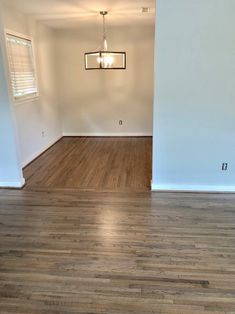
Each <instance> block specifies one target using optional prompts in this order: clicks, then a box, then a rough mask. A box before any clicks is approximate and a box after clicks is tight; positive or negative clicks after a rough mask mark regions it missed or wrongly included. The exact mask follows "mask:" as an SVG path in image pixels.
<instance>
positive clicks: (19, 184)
mask: <svg viewBox="0 0 235 314" xmlns="http://www.w3.org/2000/svg"><path fill="white" fill-rule="evenodd" d="M24 185H25V179H24V178H22V179H21V180H20V181H11V182H10V181H9V182H1V181H0V188H22V187H23V186H24Z"/></svg>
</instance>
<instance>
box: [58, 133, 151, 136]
mask: <svg viewBox="0 0 235 314" xmlns="http://www.w3.org/2000/svg"><path fill="white" fill-rule="evenodd" d="M63 136H85V137H89V136H90V137H92V136H94V137H105V136H107V137H119V136H121V137H141V136H152V133H149V132H143V133H141V132H140V133H138V132H137V133H123V132H119V133H118V132H117V133H104V132H102V133H96V132H94V133H79V132H76V133H67V132H64V133H63Z"/></svg>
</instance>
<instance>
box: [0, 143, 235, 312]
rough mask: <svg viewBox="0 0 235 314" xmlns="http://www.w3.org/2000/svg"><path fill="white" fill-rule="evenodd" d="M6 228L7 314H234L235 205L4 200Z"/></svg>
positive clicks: (152, 199) (49, 197) (0, 274)
mask: <svg viewBox="0 0 235 314" xmlns="http://www.w3.org/2000/svg"><path fill="white" fill-rule="evenodd" d="M54 149H56V148H54ZM0 222H1V223H0V312H1V313H2V314H3V313H4V314H6V313H22V314H39V313H40V314H59V313H60V314H61V313H86V314H91V313H93V314H100V313H102V314H104V313H106V314H127V313H132V314H150V313H156V314H157V313H161V314H163V313H165V314H173V313H174V314H225V313H226V314H232V313H235V195H229V194H228V195H222V194H220V195H216V194H181V193H179V194H177V193H176V194H170V193H150V192H144V191H143V192H138V193H136V192H125V193H123V192H108V191H107V192H101V191H100V192H98V191H81V190H76V189H42V188H32V189H31V190H30V191H29V190H21V191H17V190H15V191H14V190H0Z"/></svg>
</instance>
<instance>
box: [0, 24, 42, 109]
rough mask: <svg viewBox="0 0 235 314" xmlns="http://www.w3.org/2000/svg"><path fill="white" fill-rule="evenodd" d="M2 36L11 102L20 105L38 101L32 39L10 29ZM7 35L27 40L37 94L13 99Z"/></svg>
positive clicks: (37, 83) (37, 84)
mask: <svg viewBox="0 0 235 314" xmlns="http://www.w3.org/2000/svg"><path fill="white" fill-rule="evenodd" d="M4 35H5V50H6V57H7V74H8V75H7V76H8V85H9V91H10V95H11V99H12V102H13V103H14V104H20V103H24V102H29V101H34V100H37V99H39V95H40V92H39V81H38V75H37V64H36V54H35V49H34V40H33V38H32V37H30V36H28V35H25V34H22V33H18V32H15V31H12V30H10V29H4ZM7 35H10V36H14V37H19V38H21V39H24V40H28V41H30V42H31V49H32V64H33V68H34V73H35V82H36V87H37V92H36V93H32V94H29V95H23V96H20V97H15V96H14V93H13V88H12V80H11V71H10V60H9V54H8V48H7Z"/></svg>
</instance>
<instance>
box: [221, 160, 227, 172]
mask: <svg viewBox="0 0 235 314" xmlns="http://www.w3.org/2000/svg"><path fill="white" fill-rule="evenodd" d="M221 169H222V171H227V170H228V163H227V162H223V163H222V168H221Z"/></svg>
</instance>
